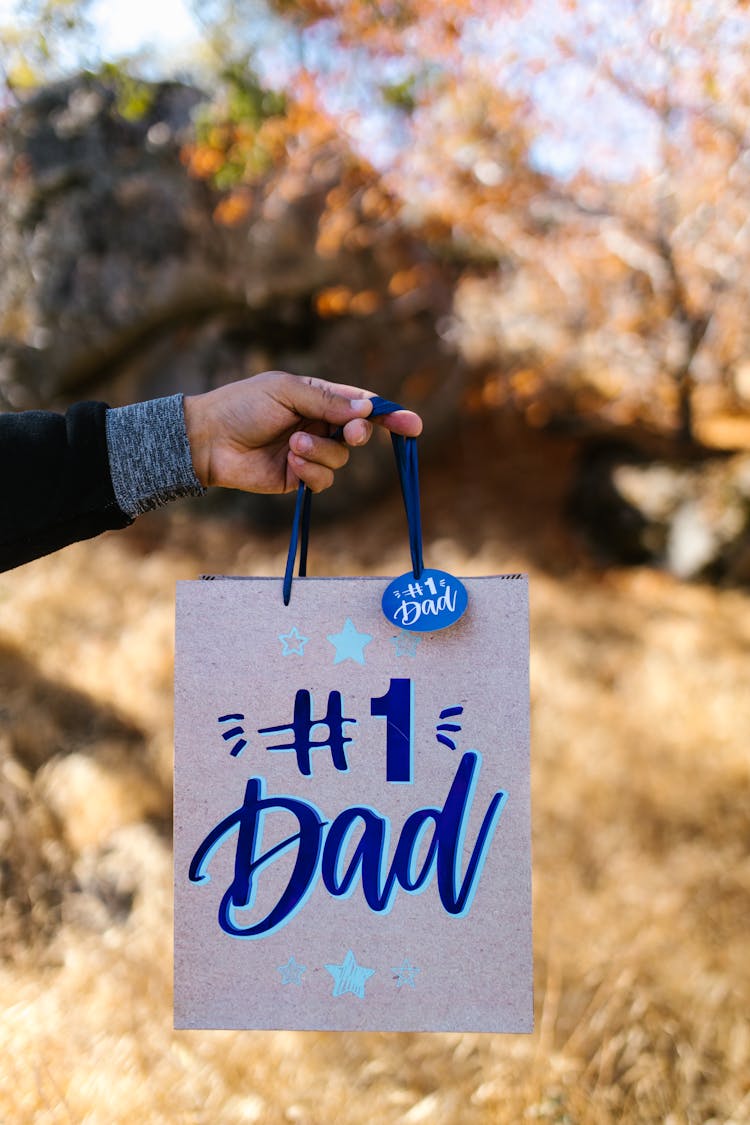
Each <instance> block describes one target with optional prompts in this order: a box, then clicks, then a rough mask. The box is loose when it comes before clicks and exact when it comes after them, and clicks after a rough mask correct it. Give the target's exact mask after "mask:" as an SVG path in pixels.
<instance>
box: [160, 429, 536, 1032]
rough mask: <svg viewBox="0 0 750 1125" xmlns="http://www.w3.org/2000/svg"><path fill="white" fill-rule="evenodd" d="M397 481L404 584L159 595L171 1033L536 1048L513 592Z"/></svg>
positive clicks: (524, 671) (188, 587) (257, 583)
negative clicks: (462, 567)
mask: <svg viewBox="0 0 750 1125" xmlns="http://www.w3.org/2000/svg"><path fill="white" fill-rule="evenodd" d="M400 440H401V441H402V442H403V439H400ZM407 460H408V459H407ZM400 469H401V470H402V485H403V486H404V496H405V500H406V501H407V515H408V516H409V528H410V539H411V543H412V570H411V571H410V572H408V573H407V574H405V575H403V576H402V577H401V578H400V579H397V580H395V581H394V580H391V579H387V578H308V577H305V578H303V579H298V580H295V581H294V584H293V587H292V585H291V578H290V576H291V570H290V569H289V568H288V570H287V576H286V580H285V581H284V582H283V583H282V580H280V579H276V578H239V579H232V578H228V579H221V578H215V579H213V580H205V579H203V580H197V581H193V582H181V583H178V589H177V637H176V668H175V817H174V845H175V853H174V854H175V859H174V880H175V885H174V894H175V921H174V927H175V932H174V940H175V994H174V995H175V999H174V1005H175V1025H176V1026H177V1027H180V1028H255V1029H260V1028H288V1029H324V1030H383V1031H406V1030H409V1031H417V1030H434V1031H512V1032H522V1031H530V1030H531V1027H532V961H531V865H530V809H529V747H528V741H529V731H528V725H529V723H528V721H529V688H528V605H527V582H526V578H525V577H524V576H522V575H518V574H512V575H502V576H498V577H483V578H472V579H464V580H462V582H458V580H456V579H455V578H453V577H452V576H450V575H447V574H446V573H445V572H443V571H439V570H429V569H427V568H425V567H424V566H423V564H422V560H421V531H420V529H419V526H418V514H417V513H416V512H415V509H414V500H415V498H414V491H415V490H414V487H413V486H414V484H415V477H416V462H415V461H414V463H413V467H412V468H411V469H408V470H407V469H406V468H405V463H404V461H403V459H402V461H401V462H400ZM409 473H411V483H410V480H409ZM417 505H418V500H417ZM305 508H307V512H308V514H309V500H306V498H305V497H304V495H303V493H302V492H301V493H300V501H299V503H298V517H300V513H302V516H301V517H300V526H301V527H302V529H303V532H305V527H304V525H305V519H304V513H305ZM297 522H298V520H297V519H296V520H295V526H297ZM294 538H295V539H296V536H295V537H294ZM303 538H304V539H305V540H306V533H304V534H303ZM290 558H291V559H292V565H293V562H294V559H293V556H292V552H291V551H290ZM303 569H304V568H303ZM461 591H463V593H462V592H461ZM462 598H463V600H464V602H465V608H464V609H463V612H461V615H460V617H459V618H458V620H454V621H453V623H451V624H448V625H447V626H445V625H444V619H445V618H446V617H448V618H451V617H456V616H457V613H458V612H460V611H461V608H462ZM285 601H286V604H285ZM384 609H385V611H386V612H385V613H384ZM386 613H387V614H388V616H386Z"/></svg>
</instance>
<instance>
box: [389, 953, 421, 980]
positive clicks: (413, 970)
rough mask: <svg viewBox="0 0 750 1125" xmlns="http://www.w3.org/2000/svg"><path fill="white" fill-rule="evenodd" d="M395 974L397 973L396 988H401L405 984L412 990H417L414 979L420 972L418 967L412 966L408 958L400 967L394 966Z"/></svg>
mask: <svg viewBox="0 0 750 1125" xmlns="http://www.w3.org/2000/svg"><path fill="white" fill-rule="evenodd" d="M393 972H394V973H396V977H395V980H396V988H401V986H402V985H403V984H408V985H409V986H410V987H411V988H416V987H417V986H416V984H415V982H414V978H415V976H416V975H417V973H418V972H419V969H418V968H417V966H416V965H410V964H409V961H408V960H407V958H406V957H404V959H403V961H402V962H401V964H400V965H397V966H394V969H393Z"/></svg>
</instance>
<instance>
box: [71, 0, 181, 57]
mask: <svg viewBox="0 0 750 1125" xmlns="http://www.w3.org/2000/svg"><path fill="white" fill-rule="evenodd" d="M91 18H92V20H93V21H94V23H95V24H96V27H97V31H98V36H97V37H98V40H99V44H100V47H101V50H102V52H103V53H104V54H106V55H121V54H126V53H127V54H129V53H131V52H135V51H138V50H139V49H140V48H141V47H143V46H149V47H154V46H155V47H157V48H158V46H159V45H163V48H164V50H165V51H166V52H169V51H178V52H181V51H182V50H184V49H185V48H189V47H190V46H191V45H192V44H194V43H195V41H196V39H197V37H198V30H197V27H196V24H195V20H194V19H193V17H192V15H191V13H190V11H189V10H188V8H187V6H186V4H184V3H183V0H114V2H113V0H99V2H98V3H97V4H95V5H94V7H93V9H92V12H91Z"/></svg>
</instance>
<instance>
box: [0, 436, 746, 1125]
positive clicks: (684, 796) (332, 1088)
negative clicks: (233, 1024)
mask: <svg viewBox="0 0 750 1125" xmlns="http://www.w3.org/2000/svg"><path fill="white" fill-rule="evenodd" d="M475 436H476V435H473V432H472V431H471V428H470V427H469V432H468V434H466V433H465V434H464V441H463V444H462V445H461V447H460V450H461V451H460V453H459V456H458V459H457V462H456V463H454V464H453V465H451V466H449V467H445V468H442V469H441V468H435V469H433V470H432V471H431V472H428V473H426V474H425V482H424V491H425V493H426V496H427V500H426V509H427V511H426V517H427V518H426V526H427V530H428V537H427V557H428V559H430V560H431V561H434V562H435V564H437V565H440V564H441V562H442V564H444V565H445V566H446V567H448V568H455V570H456V571H457V572H459V573H464V574H474V573H490V572H498V571H507V570H518V569H528V570H529V571H530V572H531V579H532V584H531V591H532V707H533V788H534V814H533V816H534V862H535V883H534V892H535V947H536V1002H537V1030H536V1032H535V1033H534V1035H532V1036H529V1037H522V1036H517V1037H516V1036H484V1035H416V1034H415V1035H397V1034H387V1035H386V1034H359V1035H354V1034H348V1035H340V1034H313V1033H285V1032H278V1033H253V1032H239V1033H237V1032H232V1033H229V1032H226V1033H225V1032H174V1031H173V1030H172V1029H171V951H170V946H171V918H170V909H171V907H170V899H171V857H170V836H169V816H170V771H171V675H172V627H173V583H174V580H175V579H176V578H182V577H193V576H195V575H196V574H198V573H200V572H202V571H205V570H209V571H214V572H224V573H247V574H251V573H257V574H260V573H277V574H278V573H280V571H281V566H282V560H283V555H284V551H285V536H284V535H283V534H279V535H278V536H273V537H271V538H268V537H266V538H260V537H259V536H258V535H254V534H249V533H246V532H242V531H240V530H239V529H237V528H234V529H232V528H229V529H227V528H225V527H220V526H219V525H218V524H211V523H209V524H203V525H197V524H195V523H193V522H192V521H191V517H190V516H189V514H188V512H187V511H186V510H184V509H183V510H178V509H175V510H174V511H173V512H172V513H170V514H169V515H167V516H165V515H161V516H154V517H148V518H147V519H146V520H144V521H141V523H140V525H136V527H134V528H133V529H131V530H129V531H128V532H125V533H122V534H119V535H114V534H113V535H109V536H106V537H104V538H103V539H101V540H99V541H97V542H96V543H88V544H79V545H77V546H75V547H72V548H69V549H68V550H66V551H65V552H63V553H61V554H60V555H58V556H56V557H54V558H50V559H45V560H40V561H38V562H37V563H34V564H32V565H30V566H28V567H25V568H23V569H21V570H18V571H15V572H13V573H11V574H6V575H3V576H0V683H2V696H1V697H0V768H1V769H2V771H3V786H2V790H0V792H1V793H2V804H1V805H0V812H1V813H2V816H1V817H0V832H1V833H2V836H1V837H0V839H2V861H1V863H0V881H1V885H2V890H3V894H4V897H5V902H4V905H3V908H2V912H0V941H1V942H2V951H3V954H4V958H5V959H4V961H3V962H2V963H0V994H1V995H2V998H3V1008H4V1014H3V1018H2V1021H1V1022H0V1044H1V1048H2V1064H0V1074H1V1076H2V1078H1V1081H0V1121H3V1122H8V1123H15V1122H21V1123H25V1122H35V1123H36V1122H39V1123H43V1125H58V1123H67V1122H86V1123H92V1125H98V1123H100V1122H101V1123H106V1125H110V1123H113V1125H114V1123H119V1122H128V1123H132V1122H141V1121H142V1122H154V1123H158V1122H164V1123H167V1122H169V1123H173V1122H180V1123H181V1122H185V1123H187V1122H190V1123H199V1122H200V1123H204V1122H205V1123H214V1122H220V1123H222V1125H223V1123H227V1125H233V1123H235V1122H236V1123H243V1122H258V1123H262V1125H276V1123H282V1122H296V1123H311V1125H312V1123H316V1125H317V1123H324V1122H325V1123H327V1122H331V1121H336V1122H351V1123H352V1125H354V1123H360V1122H361V1123H365V1122H367V1123H371V1122H384V1123H385V1122H388V1123H390V1122H403V1123H404V1125H418V1123H420V1122H429V1123H431V1125H432V1123H441V1125H453V1123H458V1125H463V1123H466V1125H474V1123H479V1122H482V1123H490V1122H492V1123H496V1122H497V1123H514V1122H522V1121H524V1120H538V1121H541V1122H557V1123H560V1125H562V1123H570V1125H573V1123H575V1125H578V1123H581V1125H607V1123H609V1122H613V1123H614V1122H626V1123H641V1122H664V1123H669V1125H682V1123H690V1125H693V1123H698V1122H700V1123H702V1125H708V1123H709V1122H713V1123H717V1125H718V1123H724V1125H729V1123H732V1125H742V1123H745V1122H750V1021H749V1019H748V1012H750V938H749V936H748V935H749V933H750V858H749V855H748V842H749V840H750V754H749V753H748V731H750V690H748V679H749V677H750V670H749V669H750V662H749V661H748V655H749V654H750V603H749V602H748V599H747V597H746V596H745V595H744V594H742V593H740V592H736V591H716V590H712V589H709V588H703V587H685V586H681V585H679V584H678V583H676V582H674V581H672V580H670V579H668V578H667V577H665V576H661V575H657V574H654V573H649V572H645V571H633V572H630V573H613V574H609V575H599V574H596V573H594V572H590V571H587V570H586V568H585V567H582V566H580V565H579V566H578V567H576V568H571V559H572V552H571V545H570V543H569V542H568V541H567V539H566V536H565V533H564V531H563V530H562V529H561V525H560V522H559V520H558V519H557V517H556V513H557V512H558V511H559V495H560V490H561V488H562V485H561V484H560V481H561V479H562V478H563V477H564V472H563V470H564V468H565V466H566V464H567V463H568V460H567V459H568V458H569V451H566V450H565V449H562V448H560V449H557V450H556V451H553V455H554V457H557V458H558V465H557V469H558V470H559V471H556V470H555V466H554V465H553V466H552V468H553V471H552V472H550V465H549V457H550V451H549V449H547V450H546V452H545V456H546V457H547V465H546V470H545V471H543V467H542V466H541V464H540V461H539V456H540V449H539V448H536V451H535V449H534V447H532V448H530V449H529V450H527V452H526V453H524V451H523V450H518V451H516V453H517V456H515V457H514V458H513V459H512V461H511V460H510V459H509V458H508V457H498V458H497V466H496V467H494V468H492V469H491V471H490V470H488V469H487V463H486V461H485V460H483V458H486V456H487V443H486V441H485V442H484V443H483V444H481V445H477V444H476V443H475V441H474V437H475ZM503 436H504V435H503V434H502V433H499V434H491V435H490V437H491V438H492V440H493V441H498V442H500V441H501V440H502V439H503ZM484 437H485V438H486V437H487V435H486V434H484ZM524 457H525V458H526V460H524ZM457 465H458V468H457ZM339 487H345V486H344V485H339ZM431 494H432V499H430V496H431ZM401 519H402V517H401V515H400V513H399V510H398V506H397V504H396V502H395V500H394V499H390V500H389V501H387V502H386V503H384V504H383V505H382V506H381V507H380V508H379V509H378V510H377V511H376V512H375V515H374V518H372V519H371V520H369V521H368V520H365V519H364V518H360V519H358V520H355V521H353V524H351V525H350V526H349V528H348V529H347V531H344V529H342V528H339V529H334V528H331V529H326V530H318V531H316V535H315V539H314V544H315V551H314V558H313V560H312V564H313V567H314V572H315V573H332V574H335V573H357V572H359V573H384V572H394V573H395V572H397V571H398V570H400V569H403V568H404V565H405V561H404V560H405V545H404V543H403V535H402V529H401ZM435 540H439V544H436V543H435ZM540 559H544V560H546V563H547V565H546V566H545V567H544V568H542V567H541V566H540V565H539V561H540ZM553 559H556V560H557V565H556V566H553V565H552V561H551V560H553Z"/></svg>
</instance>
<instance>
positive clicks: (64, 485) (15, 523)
mask: <svg viewBox="0 0 750 1125" xmlns="http://www.w3.org/2000/svg"><path fill="white" fill-rule="evenodd" d="M369 397H370V396H369V393H368V392H367V391H363V390H361V389H359V388H356V387H349V386H341V385H338V384H333V383H327V382H325V381H324V380H317V379H301V378H298V377H297V376H294V375H289V374H287V373H286V372H280V371H269V372H264V373H263V374H262V375H256V376H254V377H253V378H250V379H244V380H242V381H240V382H238V383H232V384H229V385H227V386H225V387H220V388H217V389H216V390H214V391H209V392H208V393H207V394H204V395H196V396H193V397H189V398H186V399H185V400H184V403H183V398H182V395H174V396H172V397H171V398H166V399H155V400H152V401H150V402H145V403H136V404H135V405H133V406H126V407H121V408H119V409H116V410H108V409H107V407H106V406H105V405H104V404H103V403H83V404H80V405H78V406H74V407H72V408H71V409H70V410H69V411H68V413H67V415H66V416H65V417H63V416H62V415H57V414H50V413H44V412H37V411H32V412H28V413H25V414H6V415H0V474H2V483H0V569H2V570H8V569H10V568H11V567H14V566H19V565H21V563H24V562H28V561H29V560H30V559H33V558H37V557H39V556H41V555H45V554H49V553H50V552H52V551H55V550H58V549H59V548H60V547H64V546H65V545H66V544H68V543H72V542H74V541H75V540H77V539H86V538H90V537H91V536H93V535H98V534H99V533H100V532H102V531H106V530H109V529H112V528H119V527H126V526H127V525H128V524H129V523H132V521H133V519H134V518H135V517H136V516H138V515H140V514H141V513H143V512H146V511H148V510H149V509H151V508H156V507H159V506H160V505H162V504H165V503H167V502H169V501H170V500H174V499H176V498H178V497H180V496H195V495H200V494H201V493H202V492H204V491H205V488H206V487H207V486H209V485H222V486H224V487H227V488H238V489H243V490H245V491H250V492H288V491H291V490H292V489H294V488H296V486H297V484H298V482H299V481H304V482H305V483H306V484H308V485H309V486H310V487H311V488H312V489H313V491H315V492H318V491H320V490H321V489H323V488H327V487H328V486H329V485H330V484H331V483H332V481H333V475H334V472H335V470H337V469H339V468H341V467H342V466H343V465H344V464H345V463H346V461H347V460H348V458H349V451H348V448H347V445H352V446H356V445H363V444H365V442H367V441H368V440H369V437H370V435H371V433H372V424H371V423H370V422H368V421H367V420H366V419H367V415H368V414H369V412H370V409H371V407H370V405H369V401H368V400H369ZM378 424H381V425H384V426H385V427H386V428H388V429H391V430H394V431H395V432H397V433H403V434H410V435H414V436H416V434H418V433H419V432H420V430H421V421H420V419H419V418H418V417H417V415H415V414H412V413H411V412H410V411H399V412H397V413H396V414H393V415H388V416H387V417H385V418H383V419H378ZM339 426H342V427H343V435H344V441H345V444H342V443H341V442H338V441H334V440H332V439H331V438H330V437H329V436H328V434H329V432H330V431H331V429H332V428H336V427H339Z"/></svg>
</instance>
